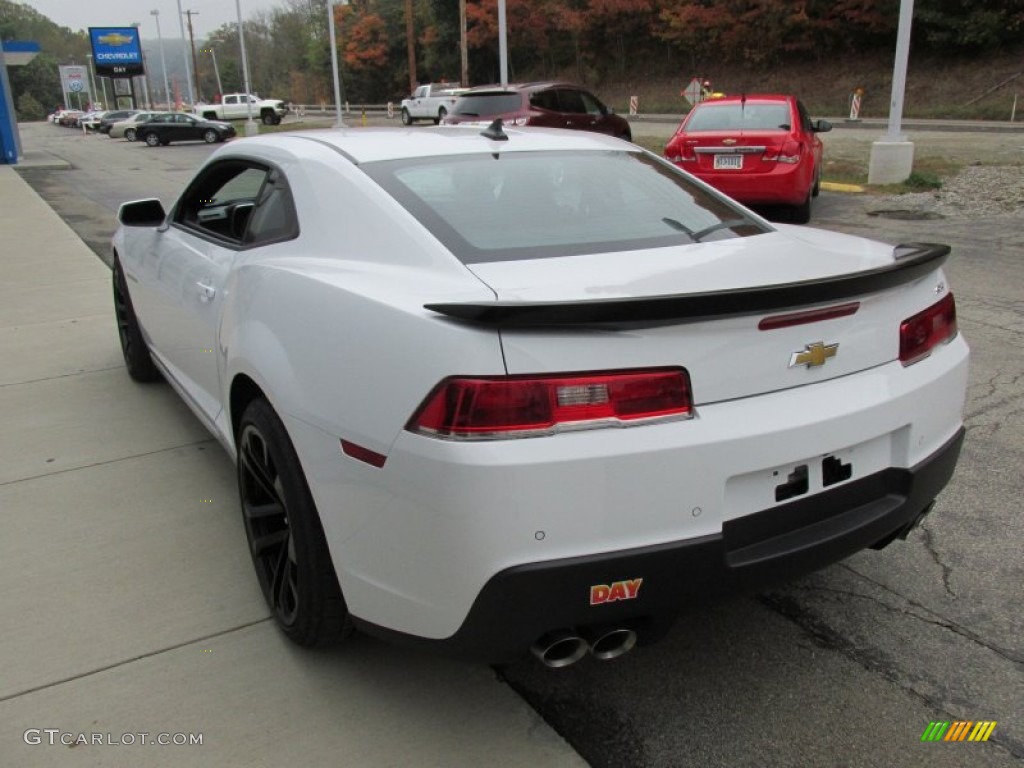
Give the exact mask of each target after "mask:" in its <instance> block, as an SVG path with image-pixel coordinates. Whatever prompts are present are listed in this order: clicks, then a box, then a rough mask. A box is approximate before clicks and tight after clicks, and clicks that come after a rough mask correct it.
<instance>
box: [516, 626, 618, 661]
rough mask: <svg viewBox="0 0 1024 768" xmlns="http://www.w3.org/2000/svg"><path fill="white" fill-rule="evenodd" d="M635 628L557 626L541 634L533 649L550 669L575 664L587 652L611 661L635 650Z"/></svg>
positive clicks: (534, 653) (535, 654)
mask: <svg viewBox="0 0 1024 768" xmlns="http://www.w3.org/2000/svg"><path fill="white" fill-rule="evenodd" d="M635 645H636V631H635V630H632V629H629V628H628V627H619V626H614V625H596V626H590V627H581V628H580V629H578V630H572V629H557V630H555V631H553V632H548V633H547V634H546V635H544V636H543V637H541V638H540V639H539V640H538V641H537V642H536V643H534V644H533V647H532V648H530V651H531V653H533V655H534V656H536V657H537V658H538V659H540V661H541V663H542V664H543V665H544V666H546V667H550V668H551V669H559V668H561V667H568V666H569V665H570V664H575V663H576V662H577V661H579V660H580V659H582V658H583V657H584V656H586V655H587V653H590V655H591V656H593V657H594V658H595V659H599V660H601V661H609V660H611V659H617V658H618V657H619V656H622V655H623V654H626V653H628V652H629V651H631V650H633V646H635Z"/></svg>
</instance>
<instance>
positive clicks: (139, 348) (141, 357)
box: [113, 257, 160, 382]
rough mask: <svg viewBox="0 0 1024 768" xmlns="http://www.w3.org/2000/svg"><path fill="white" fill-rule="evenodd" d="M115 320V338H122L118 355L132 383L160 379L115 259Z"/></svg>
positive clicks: (126, 285) (122, 273)
mask: <svg viewBox="0 0 1024 768" xmlns="http://www.w3.org/2000/svg"><path fill="white" fill-rule="evenodd" d="M113 285H114V317H115V319H116V320H117V335H118V337H119V338H120V339H121V354H122V355H123V356H124V365H125V368H127V369H128V375H129V376H131V377H132V378H133V379H135V381H141V382H150V381H157V380H158V379H159V378H160V371H159V370H157V367H156V365H155V364H154V363H153V357H152V356H151V355H150V354H149V348H148V347H147V346H146V339H145V338H144V337H143V335H142V329H141V328H140V327H139V319H138V317H136V315H135V308H134V307H133V306H132V297H131V295H130V294H129V293H128V282H127V281H126V280H125V278H124V270H123V269H122V268H121V262H120V261H118V260H117V257H115V258H114V269H113Z"/></svg>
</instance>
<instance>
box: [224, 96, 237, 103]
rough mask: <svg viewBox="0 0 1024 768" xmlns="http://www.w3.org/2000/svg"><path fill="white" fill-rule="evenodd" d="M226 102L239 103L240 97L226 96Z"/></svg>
mask: <svg viewBox="0 0 1024 768" xmlns="http://www.w3.org/2000/svg"><path fill="white" fill-rule="evenodd" d="M224 103H225V104H237V103H238V97H237V96H225V97H224Z"/></svg>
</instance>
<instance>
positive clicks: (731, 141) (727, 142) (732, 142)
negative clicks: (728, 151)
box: [722, 139, 736, 147]
mask: <svg viewBox="0 0 1024 768" xmlns="http://www.w3.org/2000/svg"><path fill="white" fill-rule="evenodd" d="M722 143H723V144H728V145H729V146H730V147H731V146H732V145H733V144H735V143H736V139H722Z"/></svg>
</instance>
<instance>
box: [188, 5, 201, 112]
mask: <svg viewBox="0 0 1024 768" xmlns="http://www.w3.org/2000/svg"><path fill="white" fill-rule="evenodd" d="M184 14H185V17H186V18H187V19H188V43H189V45H190V46H192V76H193V77H195V79H196V98H197V99H199V101H202V100H203V90H202V88H200V87H199V62H198V61H196V41H195V38H194V37H193V36H192V17H193V16H198V15H199V11H192V10H189V11H184Z"/></svg>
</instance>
